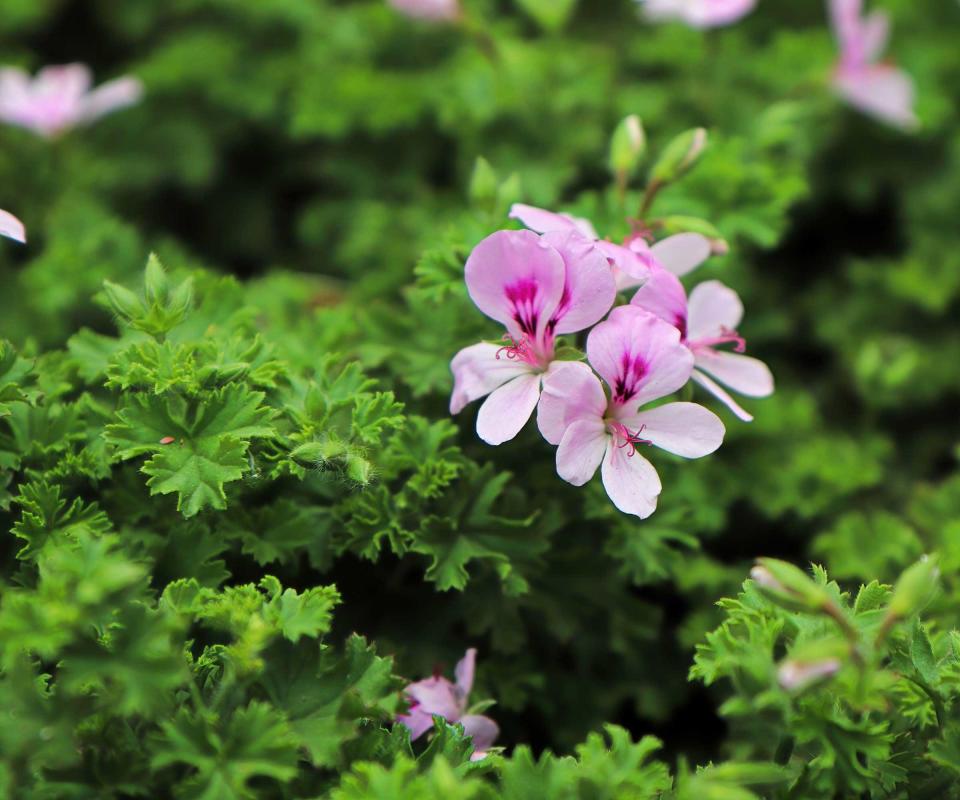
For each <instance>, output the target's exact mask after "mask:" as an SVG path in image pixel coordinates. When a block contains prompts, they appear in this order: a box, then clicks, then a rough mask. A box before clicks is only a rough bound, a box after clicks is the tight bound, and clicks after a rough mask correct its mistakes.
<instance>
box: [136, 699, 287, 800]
mask: <svg viewBox="0 0 960 800" xmlns="http://www.w3.org/2000/svg"><path fill="white" fill-rule="evenodd" d="M151 763H152V766H153V768H154V769H159V768H162V767H167V766H172V765H175V764H176V765H186V766H187V767H189V768H191V771H192V772H193V774H192V775H191V776H190V777H188V778H187V779H186V780H184V781H183V783H182V790H183V791H184V792H185V793H187V794H188V795H189V796H190V797H194V798H197V800H255V798H257V797H260V796H262V794H261V792H260V791H259V790H257V789H256V788H254V787H253V786H251V785H250V784H251V781H253V780H254V779H271V780H273V781H277V782H279V783H283V784H285V783H287V782H289V781H290V780H292V779H293V777H294V776H295V775H296V773H297V744H296V740H295V738H294V736H293V733H292V731H291V730H290V726H289V725H288V724H287V721H286V719H285V718H284V716H283V714H281V713H280V712H279V711H277V710H276V709H274V708H273V707H271V706H270V705H269V704H268V703H264V702H259V701H256V700H254V701H251V702H250V703H249V705H247V706H245V707H243V708H239V709H237V710H236V711H234V712H233V713H231V714H228V715H226V716H221V715H220V714H216V713H213V712H210V711H207V710H204V709H201V710H199V711H193V710H190V709H188V708H181V709H180V711H179V712H177V714H176V716H175V717H174V718H173V719H172V720H171V721H169V722H164V723H162V725H161V734H160V735H159V736H158V737H157V742H156V747H155V750H154V756H153V759H152V762H151Z"/></svg>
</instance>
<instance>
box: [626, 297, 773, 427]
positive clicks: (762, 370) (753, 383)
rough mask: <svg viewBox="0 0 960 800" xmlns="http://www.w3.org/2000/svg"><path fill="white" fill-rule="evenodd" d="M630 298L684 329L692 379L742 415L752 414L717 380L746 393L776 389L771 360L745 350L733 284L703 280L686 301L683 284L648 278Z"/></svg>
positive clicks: (748, 418) (761, 394)
mask: <svg viewBox="0 0 960 800" xmlns="http://www.w3.org/2000/svg"><path fill="white" fill-rule="evenodd" d="M630 303H631V305H634V306H637V307H639V308H642V309H644V310H646V311H649V312H651V313H653V314H656V315H657V316H658V317H660V318H661V319H663V320H666V321H667V322H669V323H670V324H672V325H674V326H675V327H676V328H677V330H679V331H680V335H681V339H682V341H683V342H684V344H686V346H687V347H689V348H690V350H691V352H692V353H693V355H694V367H695V368H694V370H693V375H692V376H691V377H692V378H693V380H695V381H696V382H697V383H699V384H700V385H701V386H703V387H704V388H705V389H706V390H707V391H708V392H710V393H711V394H712V395H714V396H715V397H716V398H718V399H719V400H720V401H721V402H723V403H724V404H725V405H726V406H727V408H729V409H730V410H731V411H732V412H733V413H734V414H736V415H737V416H738V417H739V418H740V419H742V420H744V421H745V422H750V421H751V420H752V419H753V417H752V416H751V415H750V414H748V413H747V412H746V411H744V409H743V408H741V407H740V405H738V404H737V402H736V401H735V400H734V399H733V398H732V397H731V396H730V395H729V394H728V393H727V392H726V391H725V390H724V389H723V388H722V387H721V386H720V385H719V384H718V383H717V381H719V382H720V383H722V384H724V385H725V386H729V387H730V388H731V389H733V390H734V391H735V392H738V393H739V394H743V395H746V396H747V397H768V396H769V395H771V394H773V375H772V374H771V373H770V369H769V368H768V367H767V365H766V364H764V363H763V362H762V361H760V360H758V359H756V358H751V357H750V356H745V355H742V353H743V351H744V349H745V348H746V342H745V340H744V339H743V337H742V336H740V334H739V333H737V326H738V325H739V324H740V321H741V320H742V319H743V303H741V302H740V298H739V297H738V296H737V293H736V292H735V291H733V289H730V288H728V287H726V286H724V285H723V284H722V283H720V281H705V282H704V283H701V284H699V285H697V286H696V287H694V289H693V291H692V292H691V293H690V299H689V301H688V300H687V299H686V296H685V294H684V293H683V287H680V293H678V292H677V291H676V287H675V285H674V284H673V283H669V284H668V285H667V286H666V288H664V287H663V286H662V285H658V283H657V281H648V282H647V283H646V284H644V285H643V286H642V287H641V288H640V289H638V290H637V293H636V294H635V295H634V296H633V299H632V300H631V301H630ZM725 344H732V345H734V350H735V351H736V352H733V353H731V352H726V351H723V350H719V349H717V348H718V347H719V346H721V345H725ZM711 376H712V377H711ZM714 379H716V380H714Z"/></svg>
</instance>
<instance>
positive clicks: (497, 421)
mask: <svg viewBox="0 0 960 800" xmlns="http://www.w3.org/2000/svg"><path fill="white" fill-rule="evenodd" d="M465 272H466V281H467V290H468V291H469V293H470V297H471V299H472V300H473V302H474V303H476V305H477V307H478V308H479V309H480V310H481V311H482V312H483V313H484V314H486V315H487V316H488V317H491V318H492V319H495V320H497V321H498V322H502V323H503V324H504V325H505V326H506V328H507V334H506V336H505V337H504V339H505V340H506V344H505V345H496V344H490V343H487V342H481V343H479V344H475V345H471V346H470V347H466V348H464V349H463V350H461V351H460V352H459V353H457V355H456V356H454V358H453V361H452V362H451V363H450V368H451V370H452V371H453V377H454V382H453V394H452V396H451V398H450V413H451V414H457V413H459V412H460V411H461V410H462V409H463V407H464V406H466V405H467V403H470V402H472V401H473V400H477V399H479V398H481V397H484V396H486V395H489V397H487V399H486V400H485V401H484V403H483V405H482V406H481V407H480V412H479V414H478V415H477V434H478V435H479V436H480V438H481V439H483V440H484V441H485V442H487V443H488V444H493V445H497V444H503V442H506V441H508V440H509V439H512V438H513V437H514V436H516V435H517V434H518V433H519V432H520V429H521V428H522V427H523V426H524V425H525V424H526V422H527V420H528V419H529V418H530V415H531V414H532V413H533V409H534V407H535V406H536V405H537V402H538V401H539V399H540V385H541V381H542V379H543V377H544V375H546V374H547V373H548V372H549V371H550V369H551V368H552V367H553V365H554V363H555V362H554V346H555V343H556V337H557V335H559V334H563V333H575V332H576V331H581V330H584V329H585V328H589V327H590V326H591V325H593V324H594V323H595V322H597V321H598V320H600V319H602V318H603V316H604V314H606V313H607V311H609V309H610V306H612V305H613V301H614V299H615V297H616V287H615V286H614V282H613V276H612V275H611V273H610V269H609V267H608V265H607V261H606V259H605V258H604V257H603V255H602V254H601V253H600V252H599V251H598V250H597V249H596V248H595V247H594V246H593V243H592V242H590V241H588V240H587V239H585V238H584V237H582V236H580V235H579V234H571V233H562V232H557V233H550V234H546V235H544V236H542V237H541V236H537V235H536V234H534V233H531V232H530V231H498V232H497V233H494V234H492V235H491V236H488V237H487V238H486V239H484V240H483V241H482V242H480V244H478V245H477V246H476V247H475V248H474V250H473V252H472V253H471V254H470V257H469V258H468V259H467V265H466V270H465Z"/></svg>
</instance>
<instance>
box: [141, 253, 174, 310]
mask: <svg viewBox="0 0 960 800" xmlns="http://www.w3.org/2000/svg"><path fill="white" fill-rule="evenodd" d="M169 288H170V282H169V281H168V280H167V271H166V270H165V269H164V268H163V264H161V263H160V259H159V258H157V256H156V254H155V253H151V254H150V257H149V258H148V259H147V268H146V270H145V271H144V276H143V289H144V294H145V295H146V298H147V302H149V303H156V304H158V305H163V304H164V303H166V301H167V292H168V291H169Z"/></svg>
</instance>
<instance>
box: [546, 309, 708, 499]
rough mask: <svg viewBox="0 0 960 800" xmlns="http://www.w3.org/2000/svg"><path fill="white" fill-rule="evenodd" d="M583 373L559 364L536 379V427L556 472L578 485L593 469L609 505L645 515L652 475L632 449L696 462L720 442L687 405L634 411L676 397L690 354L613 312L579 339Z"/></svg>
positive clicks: (669, 335)
mask: <svg viewBox="0 0 960 800" xmlns="http://www.w3.org/2000/svg"><path fill="white" fill-rule="evenodd" d="M587 358H588V359H589V361H590V364H591V365H592V366H593V368H594V369H595V370H596V371H597V372H598V373H599V375H600V376H601V377H602V378H603V380H604V381H605V382H606V384H607V388H608V392H609V396H608V394H607V393H605V392H604V389H603V385H602V384H601V383H600V381H599V380H598V379H597V377H596V375H594V374H593V372H592V371H591V369H590V368H589V367H588V366H587V365H586V364H584V363H582V362H567V363H565V364H563V365H562V366H559V367H558V368H557V369H556V370H554V371H553V372H552V373H551V374H550V375H549V376H548V377H547V379H546V380H545V381H544V387H543V398H542V399H541V401H540V409H539V411H538V413H537V424H538V425H539V427H540V432H541V433H542V434H543V436H544V438H545V439H546V440H547V441H548V442H550V443H551V444H555V445H559V446H558V448H557V473H558V474H559V475H560V477H561V478H563V479H564V480H565V481H568V482H569V483H572V484H573V485H574V486H582V485H583V484H585V483H586V482H587V481H589V480H590V478H592V477H593V475H594V473H596V471H597V467H600V471H601V473H600V474H601V477H602V478H603V485H604V488H605V489H606V490H607V495H609V497H610V499H611V500H612V501H613V504H614V505H615V506H616V507H617V508H619V509H620V510H621V511H623V512H625V513H627V514H636V515H637V516H638V517H641V518H645V517H649V516H650V515H651V514H652V513H653V512H654V511H655V510H656V508H657V497H658V496H659V495H660V490H661V485H660V477H659V476H658V475H657V471H656V470H655V469H654V468H653V466H652V465H651V464H650V462H649V461H647V459H645V458H644V457H643V456H642V455H640V453H639V452H637V448H638V447H639V446H640V445H644V444H647V445H656V446H657V447H660V448H662V449H664V450H668V451H669V452H671V453H676V454H677V455H680V456H683V457H685V458H700V457H701V456H705V455H708V454H709V453H712V452H713V451H714V450H716V449H717V448H718V447H719V446H720V444H721V442H723V434H724V427H723V423H722V422H721V421H720V419H719V418H718V417H717V415H716V414H714V413H713V412H711V411H708V410H707V409H705V408H703V407H702V406H698V405H696V404H694V403H667V404H665V405H661V406H658V407H656V408H653V409H649V410H647V411H640V410H639V408H640V406H642V405H644V404H646V403H650V402H652V401H654V400H659V399H660V398H661V397H665V396H666V395H668V394H671V393H672V392H675V391H677V389H679V388H680V387H682V386H683V385H684V384H685V383H686V382H687V380H688V379H689V378H690V373H691V370H692V369H693V354H692V353H691V351H690V350H689V349H688V348H687V347H685V346H684V345H683V344H681V342H680V333H679V331H678V330H677V329H676V328H675V327H674V326H673V325H670V324H668V323H666V322H664V321H663V320H661V319H659V318H658V317H656V316H654V315H653V314H651V313H649V312H646V311H643V310H641V309H638V308H636V307H634V306H620V307H618V308H615V309H614V310H613V311H612V312H611V314H610V316H609V318H608V319H607V320H606V321H604V322H601V323H600V324H599V325H597V326H596V327H595V328H594V329H593V330H592V331H590V335H589V336H588V337H587Z"/></svg>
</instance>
